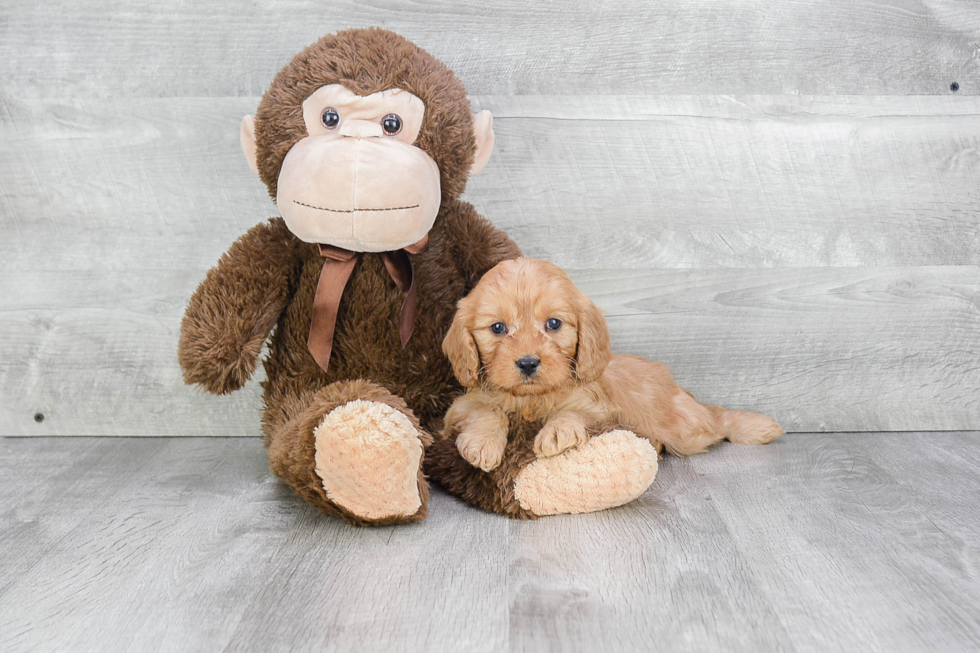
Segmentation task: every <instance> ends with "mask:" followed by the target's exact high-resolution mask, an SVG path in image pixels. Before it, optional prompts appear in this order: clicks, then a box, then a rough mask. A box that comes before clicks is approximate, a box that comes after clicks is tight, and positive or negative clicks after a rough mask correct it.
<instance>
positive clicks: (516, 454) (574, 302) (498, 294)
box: [427, 259, 783, 517]
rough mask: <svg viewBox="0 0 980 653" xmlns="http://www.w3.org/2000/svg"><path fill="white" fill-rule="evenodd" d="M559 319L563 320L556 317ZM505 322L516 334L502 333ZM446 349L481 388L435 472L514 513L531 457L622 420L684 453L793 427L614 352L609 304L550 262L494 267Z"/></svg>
mask: <svg viewBox="0 0 980 653" xmlns="http://www.w3.org/2000/svg"><path fill="white" fill-rule="evenodd" d="M552 318H553V319H556V320H560V326H559V327H557V328H549V327H548V326H547V325H548V321H549V319H552ZM494 324H503V325H504V326H505V327H506V331H505V332H502V333H495V332H494V331H493V330H492V329H491V325H494ZM444 349H445V351H446V353H447V355H448V356H449V358H450V360H451V361H452V363H453V367H454V370H455V371H456V374H457V376H458V377H459V378H460V379H461V380H462V381H463V382H465V383H466V384H467V385H468V386H470V390H469V392H467V394H466V395H464V396H462V397H460V398H459V399H457V400H456V401H455V402H454V403H453V405H452V406H451V407H450V409H449V411H448V412H447V414H446V420H445V434H444V436H443V437H442V438H438V439H437V441H436V443H435V444H434V445H433V447H432V449H431V451H430V460H429V463H428V465H427V470H428V472H429V474H430V475H432V476H433V477H434V478H436V479H438V480H439V482H440V483H442V484H444V485H446V487H447V488H448V489H450V491H452V492H454V493H457V494H459V495H460V496H462V497H463V498H464V499H466V500H468V501H470V502H471V503H474V504H476V505H479V506H480V507H483V508H485V509H487V510H491V511H493V512H501V513H503V514H507V515H508V516H513V517H527V515H524V514H522V513H521V512H520V511H518V510H515V509H514V508H513V505H512V503H513V487H512V482H513V479H515V478H516V477H517V475H518V474H519V473H520V471H521V468H522V465H526V464H528V463H529V462H530V460H533V458H534V457H535V456H537V457H549V456H556V455H559V454H561V453H562V452H563V451H565V450H567V449H569V448H572V447H575V446H577V445H579V444H581V443H583V442H585V441H587V440H588V439H589V438H591V437H592V436H594V435H596V434H598V433H603V432H605V431H607V430H610V429H611V428H620V429H625V430H629V431H632V432H633V433H635V434H637V435H638V436H641V437H644V438H646V439H648V440H649V441H650V442H651V444H653V445H654V446H655V447H656V448H657V449H658V450H660V449H661V447H666V448H667V450H668V451H670V452H671V453H673V454H675V455H680V456H688V455H692V454H696V453H702V452H704V451H706V450H707V449H708V447H710V446H711V445H713V444H715V443H717V442H719V441H720V440H722V439H725V438H727V439H729V440H731V441H733V442H738V443H742V444H762V443H765V442H769V441H771V440H774V439H775V438H777V437H779V435H781V434H782V433H783V430H782V428H780V427H779V425H778V424H777V423H776V422H775V421H773V420H772V419H771V418H769V417H766V416H765V415H759V414H756V413H748V412H745V411H736V410H728V409H725V408H721V407H719V406H705V405H702V404H700V403H698V402H697V401H696V400H695V399H694V397H693V396H692V395H691V394H690V393H688V392H687V391H685V390H683V389H682V388H680V387H679V386H678V385H677V384H676V383H675V382H674V381H673V379H672V378H671V377H670V373H669V370H668V369H667V367H666V366H665V365H662V364H660V363H654V362H651V361H648V360H645V359H643V358H639V357H637V356H625V355H612V354H611V352H610V345H609V332H608V327H607V326H606V321H605V318H604V317H603V316H602V313H601V312H600V311H599V309H598V308H597V307H596V306H595V304H594V303H593V302H592V301H591V300H590V299H589V298H588V297H586V296H585V295H584V294H582V293H581V291H579V290H578V289H577V288H576V287H575V286H574V284H573V283H572V281H571V280H570V279H569V278H568V275H566V274H565V273H564V272H563V271H562V270H561V269H559V268H558V267H557V266H555V265H553V264H551V263H547V262H545V261H537V260H533V259H517V260H510V261H505V262H502V263H500V264H499V265H497V266H496V267H495V268H493V269H492V270H490V271H489V272H488V273H487V274H486V275H485V276H484V278H483V279H482V280H481V281H480V283H479V284H478V285H477V287H476V288H475V289H474V290H473V292H472V293H470V295H468V296H467V297H466V298H465V299H464V300H463V301H461V302H460V303H459V310H458V312H457V314H456V316H455V318H454V320H453V325H452V327H451V328H450V331H449V333H448V335H447V336H446V340H445V343H444ZM526 357H534V358H535V359H537V360H539V361H540V367H539V368H538V369H537V370H535V371H534V372H533V373H532V374H530V375H528V374H526V373H524V372H522V371H521V370H520V369H519V367H518V365H517V362H518V361H519V360H521V359H524V358H526ZM498 424H502V425H504V426H506V428H505V429H502V428H500V427H499V426H498ZM530 433H533V434H534V435H533V437H532V436H530V435H529V434H530ZM529 438H530V439H529ZM450 443H451V444H450ZM463 443H465V444H463ZM457 445H460V446H457ZM454 451H455V456H454ZM436 452H438V453H436ZM464 458H467V459H468V460H469V462H467V461H466V460H464ZM467 467H468V469H467ZM477 467H481V468H482V470H481V469H478V468H477ZM481 474H482V475H485V476H481ZM480 479H484V480H480ZM478 480H479V481H480V482H476V481H478ZM468 483H470V484H471V485H472V487H469V486H468V485H467V484H468ZM505 486H506V487H505Z"/></svg>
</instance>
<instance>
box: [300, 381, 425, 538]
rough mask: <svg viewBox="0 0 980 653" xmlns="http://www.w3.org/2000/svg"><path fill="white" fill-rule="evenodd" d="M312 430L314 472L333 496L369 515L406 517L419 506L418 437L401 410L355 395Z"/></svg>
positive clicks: (372, 517)
mask: <svg viewBox="0 0 980 653" xmlns="http://www.w3.org/2000/svg"><path fill="white" fill-rule="evenodd" d="M313 435H314V438H315V445H316V454H315V463H316V468H315V469H316V473H317V475H318V476H319V477H320V478H321V479H322V481H323V489H324V491H325V492H326V494H327V498H329V499H330V500H331V501H333V502H334V503H336V504H337V505H339V506H341V507H342V508H344V509H345V510H347V511H349V512H350V513H353V514H354V515H356V516H357V517H359V518H360V519H363V520H367V521H376V520H385V521H387V522H390V521H398V520H399V518H405V520H406V521H408V520H409V519H408V518H410V517H412V516H413V515H416V514H417V513H418V512H419V510H420V508H421V507H422V500H423V497H421V496H420V491H419V481H418V474H419V465H420V464H421V460H422V441H421V439H420V437H421V435H420V433H419V431H418V429H416V428H415V426H414V425H413V424H412V422H411V420H409V418H408V417H407V416H406V415H405V414H404V413H402V412H401V411H399V410H397V409H395V408H393V407H392V406H389V405H388V404H385V403H380V402H376V401H365V400H362V399H357V400H354V401H350V402H348V403H346V404H343V405H342V406H338V407H337V408H334V409H333V410H332V411H330V413H328V414H327V416H326V417H324V418H323V421H322V422H320V425H319V426H317V427H316V429H314V431H313Z"/></svg>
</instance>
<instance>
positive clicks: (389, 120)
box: [381, 113, 402, 136]
mask: <svg viewBox="0 0 980 653" xmlns="http://www.w3.org/2000/svg"><path fill="white" fill-rule="evenodd" d="M381 128H382V129H384V130H385V133H386V134H388V135H389V136H394V135H395V134H397V133H398V132H400V131H401V130H402V119H401V118H399V117H398V114H396V113H389V114H388V115H387V116H385V117H384V118H382V119H381Z"/></svg>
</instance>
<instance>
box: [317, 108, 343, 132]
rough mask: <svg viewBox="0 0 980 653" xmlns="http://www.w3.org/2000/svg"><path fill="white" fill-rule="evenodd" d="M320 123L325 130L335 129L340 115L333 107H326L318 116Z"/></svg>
mask: <svg viewBox="0 0 980 653" xmlns="http://www.w3.org/2000/svg"><path fill="white" fill-rule="evenodd" d="M320 122H322V123H323V126H324V127H326V128H327V129H335V128H336V127H337V125H339V124H340V114H339V113H337V110H336V109H334V108H333V107H327V108H326V109H324V110H323V113H321V114H320Z"/></svg>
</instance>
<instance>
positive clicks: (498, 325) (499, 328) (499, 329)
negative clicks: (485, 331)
mask: <svg viewBox="0 0 980 653" xmlns="http://www.w3.org/2000/svg"><path fill="white" fill-rule="evenodd" d="M490 330H491V331H493V332H494V333H496V334H497V335H498V336H502V335H503V334H505V333H507V325H506V324H504V323H503V322H495V323H493V324H491V325H490Z"/></svg>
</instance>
